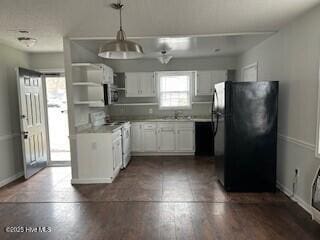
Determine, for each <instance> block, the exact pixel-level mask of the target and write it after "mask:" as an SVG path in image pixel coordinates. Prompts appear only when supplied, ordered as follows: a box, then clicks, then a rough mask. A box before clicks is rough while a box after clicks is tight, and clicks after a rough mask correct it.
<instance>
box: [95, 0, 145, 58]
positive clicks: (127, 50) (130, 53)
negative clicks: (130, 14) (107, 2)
mask: <svg viewBox="0 0 320 240" xmlns="http://www.w3.org/2000/svg"><path fill="white" fill-rule="evenodd" d="M123 6H124V5H123V4H122V3H121V0H119V1H118V2H117V3H113V4H111V7H112V8H113V9H116V10H119V12H120V30H119V31H118V32H117V37H116V40H114V41H110V42H107V43H106V44H105V45H103V46H102V47H101V48H100V51H99V53H98V56H99V57H103V58H109V59H135V58H140V57H142V56H143V50H142V47H141V46H140V45H139V44H138V43H135V42H132V41H129V40H127V39H126V34H125V32H124V30H123V29H122V8H123Z"/></svg>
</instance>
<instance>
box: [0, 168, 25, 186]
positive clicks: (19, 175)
mask: <svg viewBox="0 0 320 240" xmlns="http://www.w3.org/2000/svg"><path fill="white" fill-rule="evenodd" d="M23 175H24V173H23V171H21V172H18V173H16V174H14V175H13V176H11V177H8V178H6V179H3V180H2V181H0V188H1V187H3V186H5V185H7V184H9V183H11V182H13V181H15V180H17V179H18V178H21V177H22V176H23Z"/></svg>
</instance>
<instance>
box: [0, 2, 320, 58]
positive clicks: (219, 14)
mask: <svg viewBox="0 0 320 240" xmlns="http://www.w3.org/2000/svg"><path fill="white" fill-rule="evenodd" d="M319 1H320V0H131V1H130V0H124V3H125V4H126V8H125V9H124V17H123V18H124V29H125V30H126V33H127V35H128V36H129V37H130V36H132V37H145V36H171V35H174V36H181V35H183V36H186V35H208V34H209V35H210V34H216V33H239V32H256V31H276V30H278V29H279V28H280V27H281V26H283V25H284V24H286V23H288V22H289V21H290V20H292V19H293V18H294V17H296V16H298V15H299V14H302V13H303V12H305V11H307V10H308V9H310V8H312V7H315V6H316V5H317V4H318V3H319ZM111 2H113V1H112V0H1V1H0V40H1V41H2V42H4V43H7V44H9V45H11V46H14V47H17V48H20V49H21V48H22V49H23V47H22V46H21V45H20V44H19V43H18V42H17V40H16V38H17V37H18V36H20V35H21V34H19V33H17V32H15V30H18V29H26V30H29V31H30V36H32V37H35V38H37V39H38V43H37V44H36V46H34V47H33V48H30V49H24V50H27V51H36V52H37V51H42V52H48V51H62V37H63V36H69V37H106V38H110V37H114V35H115V32H116V30H117V28H118V21H119V20H118V13H117V12H116V11H115V10H113V9H111V8H110V7H109V4H110V3H111Z"/></svg>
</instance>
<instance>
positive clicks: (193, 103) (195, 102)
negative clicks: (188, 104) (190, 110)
mask: <svg viewBox="0 0 320 240" xmlns="http://www.w3.org/2000/svg"><path fill="white" fill-rule="evenodd" d="M211 103H212V102H192V104H194V105H196V104H211Z"/></svg>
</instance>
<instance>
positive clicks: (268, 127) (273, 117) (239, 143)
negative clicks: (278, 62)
mask: <svg viewBox="0 0 320 240" xmlns="http://www.w3.org/2000/svg"><path fill="white" fill-rule="evenodd" d="M278 90H279V82H278V81H270V82H233V81H227V82H222V83H219V84H215V91H214V95H213V101H212V115H211V116H212V121H213V122H214V124H213V127H214V129H213V131H214V136H215V138H217V139H215V141H214V142H215V171H216V173H217V177H218V180H219V181H220V182H221V184H222V185H223V186H224V188H225V190H226V191H231V192H274V191H275V190H276V166H277V118H278Z"/></svg>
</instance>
